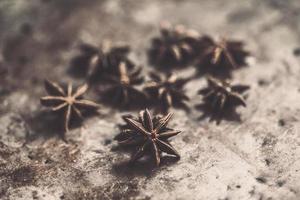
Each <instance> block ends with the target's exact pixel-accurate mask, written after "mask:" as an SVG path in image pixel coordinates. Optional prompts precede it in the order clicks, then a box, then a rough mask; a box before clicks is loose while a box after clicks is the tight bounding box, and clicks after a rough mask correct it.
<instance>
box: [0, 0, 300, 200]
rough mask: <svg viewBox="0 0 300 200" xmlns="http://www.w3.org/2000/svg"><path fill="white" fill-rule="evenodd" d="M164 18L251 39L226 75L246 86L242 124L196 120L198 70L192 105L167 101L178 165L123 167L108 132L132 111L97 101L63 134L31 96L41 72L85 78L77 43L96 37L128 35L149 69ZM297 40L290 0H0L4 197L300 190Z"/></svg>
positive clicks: (291, 198)
mask: <svg viewBox="0 0 300 200" xmlns="http://www.w3.org/2000/svg"><path fill="white" fill-rule="evenodd" d="M161 20H170V21H171V22H172V23H180V24H184V25H186V26H188V27H191V28H194V29H197V30H199V31H200V32H201V33H203V34H211V35H213V36H215V37H218V36H220V35H221V36H222V35H225V36H227V37H230V38H237V39H243V40H245V41H246V42H247V48H248V49H250V50H251V51H252V52H253V56H254V57H255V59H252V62H251V63H250V66H249V67H247V68H243V69H241V70H238V71H236V72H235V73H234V79H233V80H234V81H236V82H242V83H244V84H249V85H250V86H251V90H250V91H249V93H248V98H247V104H248V106H247V108H241V109H238V112H239V113H240V114H241V122H236V121H226V120H225V121H222V123H221V124H220V125H218V126H217V125H216V124H215V123H211V122H209V121H208V120H207V119H205V120H202V121H200V120H198V117H199V116H200V115H201V113H200V112H199V111H197V110H195V109H193V108H194V106H195V105H196V104H197V103H199V102H200V100H201V98H200V97H199V96H197V94H196V91H197V89H198V88H201V87H202V86H204V84H205V80H204V79H203V78H196V79H193V80H192V81H191V82H190V83H188V85H187V86H186V90H187V93H188V95H189V96H190V97H191V102H190V103H189V106H190V107H191V108H192V109H191V112H189V113H186V112H185V111H183V110H173V112H174V119H173V121H172V122H171V124H170V125H171V126H173V127H174V128H176V129H181V130H183V133H182V134H181V135H179V136H178V137H177V138H174V139H173V141H172V143H173V144H174V146H176V148H177V149H178V150H179V152H180V154H181V156H182V158H181V159H180V160H179V161H178V162H172V161H171V160H169V159H167V158H165V159H163V163H162V166H161V167H159V168H154V169H153V168H150V167H149V166H148V165H147V164H145V163H138V164H137V165H136V166H135V167H129V166H128V165H127V161H128V158H129V155H127V154H126V153H123V152H122V151H119V149H118V148H117V144H116V143H115V142H114V141H112V138H113V137H114V136H115V135H116V134H117V133H118V129H117V126H116V125H117V124H118V123H121V122H122V119H121V115H122V114H124V113H136V111H119V110H116V109H113V108H111V107H105V108H103V109H102V110H101V111H100V115H99V116H95V117H92V118H89V119H88V120H87V121H85V125H84V126H83V127H82V128H76V129H73V130H72V131H71V132H70V133H68V134H67V135H66V140H67V143H66V142H65V141H63V140H62V139H61V137H60V134H59V133H58V131H57V129H55V121H54V120H53V119H52V118H51V117H48V114H47V112H44V109H43V108H41V106H40V104H39V97H40V96H42V95H44V94H45V92H44V89H43V80H44V79H45V78H50V79H52V80H61V79H63V80H64V81H68V80H72V81H76V82H78V83H81V82H83V80H82V79H75V78H74V77H72V76H71V75H70V73H68V71H69V67H68V66H69V63H70V60H71V59H72V57H74V55H76V53H77V51H76V45H78V44H80V43H81V42H89V43H95V44H99V43H100V42H101V41H102V40H104V39H112V40H116V41H120V42H126V43H129V44H131V46H132V48H133V52H132V55H131V57H132V58H133V59H134V60H135V61H136V62H137V63H139V64H141V65H143V66H144V71H145V72H147V71H148V70H150V69H152V68H151V67H150V66H149V64H148V63H147V56H146V50H147V48H148V47H149V41H150V39H151V38H152V37H153V36H155V35H157V34H158V28H157V27H158V23H159V21H161ZM299 40H300V3H299V1H298V0H263V1H262V0H248V1H239V0H222V1H217V0H214V1H211V0H210V1H208V0H189V1H188V0H186V1H181V0H165V1H160V0H139V1H138V0H98V1H96V0H31V1H25V0H1V1H0V48H1V50H2V53H3V56H2V57H3V59H2V60H3V63H4V65H5V66H7V67H8V68H9V73H8V75H7V77H6V78H5V79H4V78H2V79H1V86H0V87H1V96H0V100H1V107H0V109H1V112H0V199H3V200H8V199H11V200H21V199H24V200H25V199H26V200H27V199H49V200H52V199H53V200H54V199H55V200H56V199H67V200H74V199H205V200H208V199H215V200H217V199H219V200H221V199H222V200H225V199H227V200H229V199H230V200H232V199H260V200H267V199H268V200H271V199H276V200H277V199H278V200H282V199H286V200H296V199H300V181H299V180H300V133H299V130H298V129H299V119H300V101H299V99H300V93H299V86H300V83H299V78H300V70H299V59H300V57H297V49H299V45H300V43H299ZM298 51H299V50H298ZM294 53H295V55H294ZM178 73H180V74H181V75H183V76H188V75H189V74H191V73H193V67H190V68H188V69H186V70H182V71H179V72H178ZM89 96H90V98H95V95H94V94H93V93H92V92H91V93H90V94H89Z"/></svg>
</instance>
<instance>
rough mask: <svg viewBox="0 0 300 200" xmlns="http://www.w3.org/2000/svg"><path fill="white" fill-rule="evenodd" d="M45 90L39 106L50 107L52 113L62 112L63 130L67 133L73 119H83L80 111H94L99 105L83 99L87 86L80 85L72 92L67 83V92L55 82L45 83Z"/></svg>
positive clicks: (70, 85)
mask: <svg viewBox="0 0 300 200" xmlns="http://www.w3.org/2000/svg"><path fill="white" fill-rule="evenodd" d="M45 89H46V91H47V93H48V96H44V97H41V104H42V105H44V106H46V107H51V110H52V111H62V112H63V113H64V128H65V131H66V132H68V131H69V127H70V122H71V120H72V119H73V117H75V116H76V117H79V118H80V119H83V116H82V110H85V111H87V110H96V109H98V108H99V105H98V104H96V103H94V102H92V101H90V100H86V99H83V94H84V93H85V92H86V91H87V89H88V86H87V84H84V85H82V86H81V87H79V88H78V89H76V90H75V91H73V87H72V84H71V83H69V84H68V87H67V90H65V89H64V88H63V87H61V86H60V85H58V84H57V83H55V82H51V81H48V80H46V81H45Z"/></svg>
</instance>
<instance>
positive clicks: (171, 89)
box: [145, 73, 189, 112]
mask: <svg viewBox="0 0 300 200" xmlns="http://www.w3.org/2000/svg"><path fill="white" fill-rule="evenodd" d="M150 77H151V79H152V81H151V82H149V83H147V84H146V86H145V92H146V93H147V94H149V96H150V97H151V98H152V99H153V100H154V101H156V102H158V103H159V104H160V105H161V106H162V108H163V111H164V112H166V111H168V109H169V108H170V107H172V106H175V107H182V108H186V107H187V106H186V104H185V101H188V100H189V97H188V96H187V95H186V94H185V91H184V89H183V87H184V85H185V84H186V83H187V82H188V81H189V79H188V78H178V77H177V75H176V74H170V75H168V76H164V77H163V76H161V75H159V74H157V73H150Z"/></svg>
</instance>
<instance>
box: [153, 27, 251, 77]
mask: <svg viewBox="0 0 300 200" xmlns="http://www.w3.org/2000/svg"><path fill="white" fill-rule="evenodd" d="M160 32H161V37H156V38H154V39H153V40H152V44H151V48H150V50H149V55H150V56H149V57H150V61H151V63H153V64H154V65H156V66H158V67H160V69H167V68H170V67H174V66H181V67H182V66H183V65H186V64H193V65H195V66H196V67H197V69H198V70H199V72H200V73H201V74H211V75H215V76H220V77H230V76H231V72H232V70H234V69H237V68H240V67H242V66H246V65H247V63H246V57H247V56H249V55H250V53H249V52H248V51H247V50H245V49H244V43H243V42H242V41H236V40H226V39H225V38H221V40H220V41H215V40H214V39H213V38H212V37H210V36H200V34H199V33H198V32H197V31H195V30H190V29H186V28H185V27H184V26H174V27H172V26H171V24H170V23H168V22H164V23H162V25H161V29H160Z"/></svg>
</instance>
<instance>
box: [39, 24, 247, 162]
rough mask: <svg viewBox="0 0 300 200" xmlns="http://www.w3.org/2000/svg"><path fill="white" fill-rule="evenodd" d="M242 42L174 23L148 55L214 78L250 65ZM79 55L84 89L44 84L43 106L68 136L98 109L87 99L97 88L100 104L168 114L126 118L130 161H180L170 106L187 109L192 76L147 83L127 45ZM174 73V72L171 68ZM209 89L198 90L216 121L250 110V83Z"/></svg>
mask: <svg viewBox="0 0 300 200" xmlns="http://www.w3.org/2000/svg"><path fill="white" fill-rule="evenodd" d="M243 46H244V45H243V43H242V42H240V41H227V40H225V39H222V40H220V41H219V42H215V41H214V40H213V39H212V38H211V37H208V36H202V37H201V36H200V34H198V33H197V32H196V31H194V30H188V29H186V28H185V27H183V26H175V27H172V26H171V25H170V23H167V22H164V23H162V24H161V37H157V38H154V39H153V40H152V47H151V49H150V50H149V55H150V58H151V61H152V63H153V64H155V65H158V66H160V67H162V68H164V69H167V68H169V67H172V66H183V65H186V64H190V63H193V64H195V65H196V66H197V67H198V69H199V71H200V72H203V73H208V74H210V75H217V76H218V75H223V76H228V75H230V73H231V71H232V70H234V69H237V68H239V67H242V66H244V65H246V61H245V58H246V57H247V56H248V55H249V52H247V51H246V50H244V48H243ZM80 51H81V54H80V55H79V57H76V59H75V61H76V62H75V61H74V62H72V65H73V67H75V68H78V69H79V71H81V73H82V74H84V75H85V77H86V82H87V83H88V84H84V85H83V86H80V87H78V88H77V89H73V87H72V84H68V85H67V86H66V87H64V86H60V85H59V84H57V83H55V82H51V81H48V80H47V81H45V89H46V91H47V93H48V96H44V97H42V98H41V103H42V105H44V106H47V107H50V108H51V110H52V111H55V112H57V113H61V114H62V116H63V117H64V120H63V122H64V123H63V124H64V129H65V131H66V132H67V131H68V130H69V129H70V127H71V125H72V122H73V121H74V119H76V118H79V119H82V118H83V116H84V115H85V113H87V112H89V111H91V110H94V111H95V110H97V109H98V108H99V105H98V104H97V103H94V102H93V101H90V100H86V99H84V98H83V95H84V93H85V92H86V91H87V90H88V88H89V86H94V85H96V86H97V87H96V88H97V89H98V90H97V91H98V92H100V96H102V98H101V99H102V100H104V101H107V102H110V103H115V104H117V105H122V106H128V105H132V104H134V105H136V104H138V103H141V105H142V106H143V107H149V106H151V105H158V107H159V108H160V110H159V111H160V112H161V113H164V114H166V115H164V116H155V117H152V116H151V114H150V112H149V110H148V109H145V110H143V111H141V112H140V113H139V116H138V117H134V116H132V115H126V116H123V119H124V121H125V122H126V124H125V125H120V130H121V132H120V134H118V135H117V136H116V137H115V139H116V140H117V141H118V142H119V144H120V145H126V146H128V145H129V146H131V147H134V149H135V150H136V151H135V153H134V154H133V155H132V158H131V162H135V161H137V160H139V159H141V158H142V157H144V156H145V157H147V156H150V157H152V158H153V159H154V162H155V164H156V165H157V166H158V165H159V164H160V161H161V158H162V155H163V153H166V154H169V155H173V156H175V158H179V157H180V156H179V154H178V152H177V151H176V150H175V149H174V147H173V146H172V145H171V144H170V142H169V139H170V138H171V137H173V136H176V135H177V134H179V133H180V131H177V130H174V129H172V128H170V127H169V126H168V122H169V121H170V119H171V116H172V115H171V114H170V113H168V110H169V108H170V107H181V108H187V107H188V106H187V102H188V101H189V97H188V96H187V95H186V93H185V90H184V87H185V85H186V84H187V83H188V81H190V79H191V78H182V77H178V76H177V75H176V74H175V73H172V72H168V73H162V72H155V71H152V72H150V73H149V74H148V75H149V78H150V80H149V81H147V82H145V78H144V77H143V76H142V73H141V70H142V68H141V67H136V65H135V64H134V63H133V62H132V61H131V60H130V59H129V57H128V55H129V53H130V48H129V46H112V45H111V44H110V43H109V42H104V43H103V44H102V45H101V47H100V48H98V47H95V46H92V45H86V44H85V45H81V46H80ZM169 69H170V68H169ZM207 83H208V84H207V87H206V88H203V89H200V90H199V92H198V93H199V94H200V95H202V97H203V98H202V100H203V101H202V104H201V105H200V107H201V108H202V109H203V111H204V115H209V116H210V117H211V119H216V120H217V122H220V120H221V119H222V118H223V117H224V114H226V113H227V112H229V111H230V112H231V111H235V108H236V107H237V106H240V105H241V106H246V103H245V99H244V97H243V93H244V92H245V91H246V90H248V89H249V86H246V85H239V84H238V85H232V84H231V83H230V81H229V80H225V79H219V78H215V77H213V76H208V77H207Z"/></svg>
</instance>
